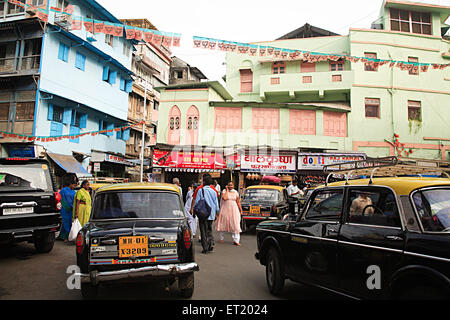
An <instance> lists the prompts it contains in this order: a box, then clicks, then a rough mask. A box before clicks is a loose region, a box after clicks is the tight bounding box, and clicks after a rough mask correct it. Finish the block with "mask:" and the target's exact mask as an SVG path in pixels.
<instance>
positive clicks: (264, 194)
mask: <svg viewBox="0 0 450 320" xmlns="http://www.w3.org/2000/svg"><path fill="white" fill-rule="evenodd" d="M280 197H281V195H280V191H278V190H272V189H247V190H246V191H245V194H244V199H243V201H246V202H255V201H261V202H277V201H280Z"/></svg>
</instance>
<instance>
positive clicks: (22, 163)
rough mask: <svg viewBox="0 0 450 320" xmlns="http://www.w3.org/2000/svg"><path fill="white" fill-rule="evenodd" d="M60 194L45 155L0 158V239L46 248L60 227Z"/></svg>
mask: <svg viewBox="0 0 450 320" xmlns="http://www.w3.org/2000/svg"><path fill="white" fill-rule="evenodd" d="M60 200H61V196H60V195H59V193H58V192H57V189H56V186H55V180H54V177H53V175H52V173H51V170H50V164H49V162H48V161H47V160H45V159H35V158H2V159H0V243H1V244H7V245H9V244H13V243H18V242H23V241H28V242H31V243H34V246H35V248H36V250H37V251H38V252H45V253H46V252H50V251H51V250H52V249H53V246H54V243H55V233H56V232H57V231H59V229H60V227H61V215H60V213H59V210H60V209H61V203H60Z"/></svg>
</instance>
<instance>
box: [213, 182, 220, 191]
mask: <svg viewBox="0 0 450 320" xmlns="http://www.w3.org/2000/svg"><path fill="white" fill-rule="evenodd" d="M214 189H216V191H217V192H218V193H219V194H220V193H221V187H220V184H219V183H218V182H217V180H214Z"/></svg>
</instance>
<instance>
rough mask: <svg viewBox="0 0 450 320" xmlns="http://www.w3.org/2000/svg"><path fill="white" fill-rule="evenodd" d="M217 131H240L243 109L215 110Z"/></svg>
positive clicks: (223, 108)
mask: <svg viewBox="0 0 450 320" xmlns="http://www.w3.org/2000/svg"><path fill="white" fill-rule="evenodd" d="M214 109H215V110H214V111H215V120H216V121H215V130H217V131H240V130H241V129H242V109H241V108H231V107H220V108H214Z"/></svg>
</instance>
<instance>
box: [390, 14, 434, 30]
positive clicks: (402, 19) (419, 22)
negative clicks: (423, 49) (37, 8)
mask: <svg viewBox="0 0 450 320" xmlns="http://www.w3.org/2000/svg"><path fill="white" fill-rule="evenodd" d="M390 18H391V30H392V31H401V32H412V33H417V34H428V35H431V31H432V29H431V14H430V13H429V12H415V11H406V10H398V9H390Z"/></svg>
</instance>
